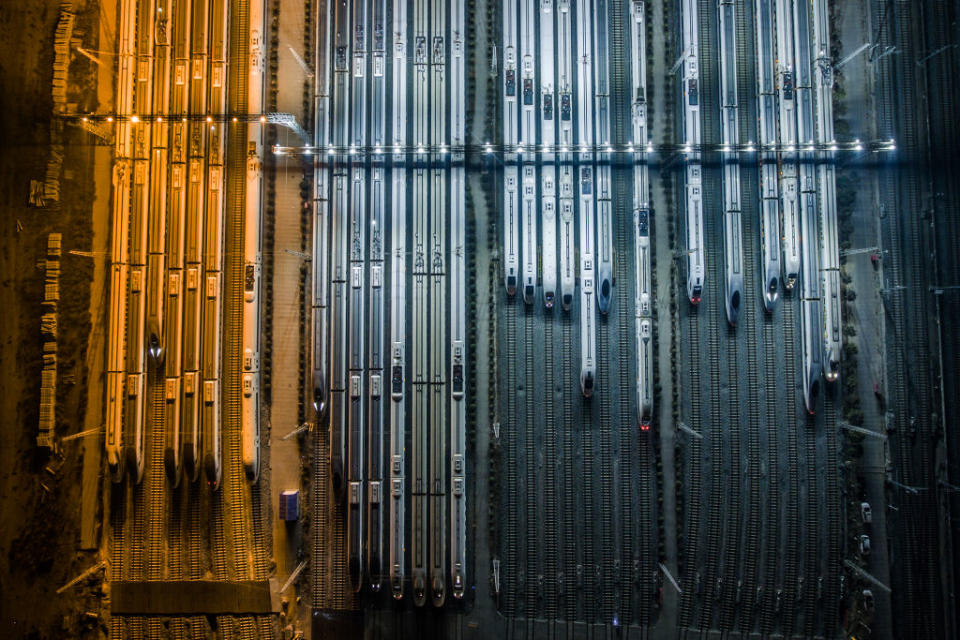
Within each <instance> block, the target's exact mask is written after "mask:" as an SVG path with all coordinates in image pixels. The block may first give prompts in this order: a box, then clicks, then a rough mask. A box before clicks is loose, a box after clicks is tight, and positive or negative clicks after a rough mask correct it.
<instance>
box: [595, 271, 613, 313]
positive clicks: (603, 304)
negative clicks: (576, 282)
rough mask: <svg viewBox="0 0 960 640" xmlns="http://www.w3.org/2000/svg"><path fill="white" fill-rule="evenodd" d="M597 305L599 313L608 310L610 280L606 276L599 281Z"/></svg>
mask: <svg viewBox="0 0 960 640" xmlns="http://www.w3.org/2000/svg"><path fill="white" fill-rule="evenodd" d="M597 306H598V307H599V308H600V313H606V312H607V311H609V310H610V280H608V279H606V278H604V279H603V280H601V281H600V287H599V288H597Z"/></svg>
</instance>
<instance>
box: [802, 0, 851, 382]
mask: <svg viewBox="0 0 960 640" xmlns="http://www.w3.org/2000/svg"><path fill="white" fill-rule="evenodd" d="M812 6H813V42H814V55H815V56H816V60H815V65H814V68H815V74H814V75H815V80H814V87H815V92H816V98H817V136H818V137H817V142H819V143H820V144H821V145H822V146H826V145H828V144H831V143H832V142H833V67H832V65H831V61H830V31H829V30H830V19H829V14H828V11H827V3H826V2H825V0H815V2H813V4H812ZM807 8H808V7H804V8H803V9H804V10H806V9H807ZM798 11H799V9H798ZM804 44H809V39H808V40H807V41H806V42H805V43H804ZM833 161H834V158H833V156H832V154H830V155H828V156H827V157H826V158H825V161H824V162H821V163H819V164H818V165H817V178H818V182H819V186H820V277H821V289H822V291H821V294H822V297H823V303H822V304H823V376H824V378H826V380H827V381H828V382H834V381H836V379H837V377H838V376H839V375H840V354H841V348H842V334H841V330H842V327H841V322H842V320H841V309H842V303H841V300H840V252H839V251H840V250H839V245H838V238H837V193H836V169H835V168H834V165H833Z"/></svg>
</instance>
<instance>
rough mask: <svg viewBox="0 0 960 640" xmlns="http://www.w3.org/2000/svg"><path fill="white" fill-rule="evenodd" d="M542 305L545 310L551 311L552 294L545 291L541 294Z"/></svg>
mask: <svg viewBox="0 0 960 640" xmlns="http://www.w3.org/2000/svg"><path fill="white" fill-rule="evenodd" d="M543 305H544V306H545V307H546V308H547V309H553V292H552V291H547V292H545V293H544V294H543Z"/></svg>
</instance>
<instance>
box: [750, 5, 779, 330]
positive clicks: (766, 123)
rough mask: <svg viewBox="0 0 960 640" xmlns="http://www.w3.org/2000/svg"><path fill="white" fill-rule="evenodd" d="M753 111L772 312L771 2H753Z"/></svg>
mask: <svg viewBox="0 0 960 640" xmlns="http://www.w3.org/2000/svg"><path fill="white" fill-rule="evenodd" d="M755 12H756V16H757V20H756V26H757V112H758V131H759V136H760V251H761V262H762V268H763V272H762V273H761V274H760V276H761V285H762V287H763V290H762V291H761V294H762V297H763V307H764V309H765V310H766V312H767V313H771V312H773V309H774V307H775V306H776V302H777V298H778V297H779V295H780V277H781V273H780V272H781V268H780V262H781V261H780V199H779V198H780V197H779V187H778V183H777V158H776V153H774V152H772V151H770V148H771V147H774V146H776V144H777V111H776V109H777V107H776V99H777V97H776V79H775V71H774V55H775V54H774V44H773V40H774V33H773V0H756V6H755Z"/></svg>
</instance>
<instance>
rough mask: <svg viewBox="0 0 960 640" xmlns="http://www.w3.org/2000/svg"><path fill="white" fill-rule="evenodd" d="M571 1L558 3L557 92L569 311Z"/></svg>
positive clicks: (563, 285)
mask: <svg viewBox="0 0 960 640" xmlns="http://www.w3.org/2000/svg"><path fill="white" fill-rule="evenodd" d="M572 29H573V26H572V17H571V15H570V0H558V2H557V88H558V89H559V98H558V102H559V109H558V115H559V119H558V121H557V131H558V143H559V145H560V154H559V155H558V156H557V158H558V160H559V166H558V168H557V171H558V179H557V185H558V187H559V200H558V211H559V216H560V219H559V224H560V227H559V233H560V306H561V307H563V310H564V311H569V310H570V307H571V306H573V295H574V290H575V288H576V270H577V267H576V258H575V255H576V244H575V238H576V227H575V226H574V225H575V221H574V198H575V195H574V183H575V182H576V180H575V178H574V175H573V174H574V168H573V155H572V154H570V153H569V152H568V151H569V149H570V147H571V145H573V96H572V91H573V75H572V74H573V70H572V68H573V67H572V65H573V40H572V37H573V36H572Z"/></svg>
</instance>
